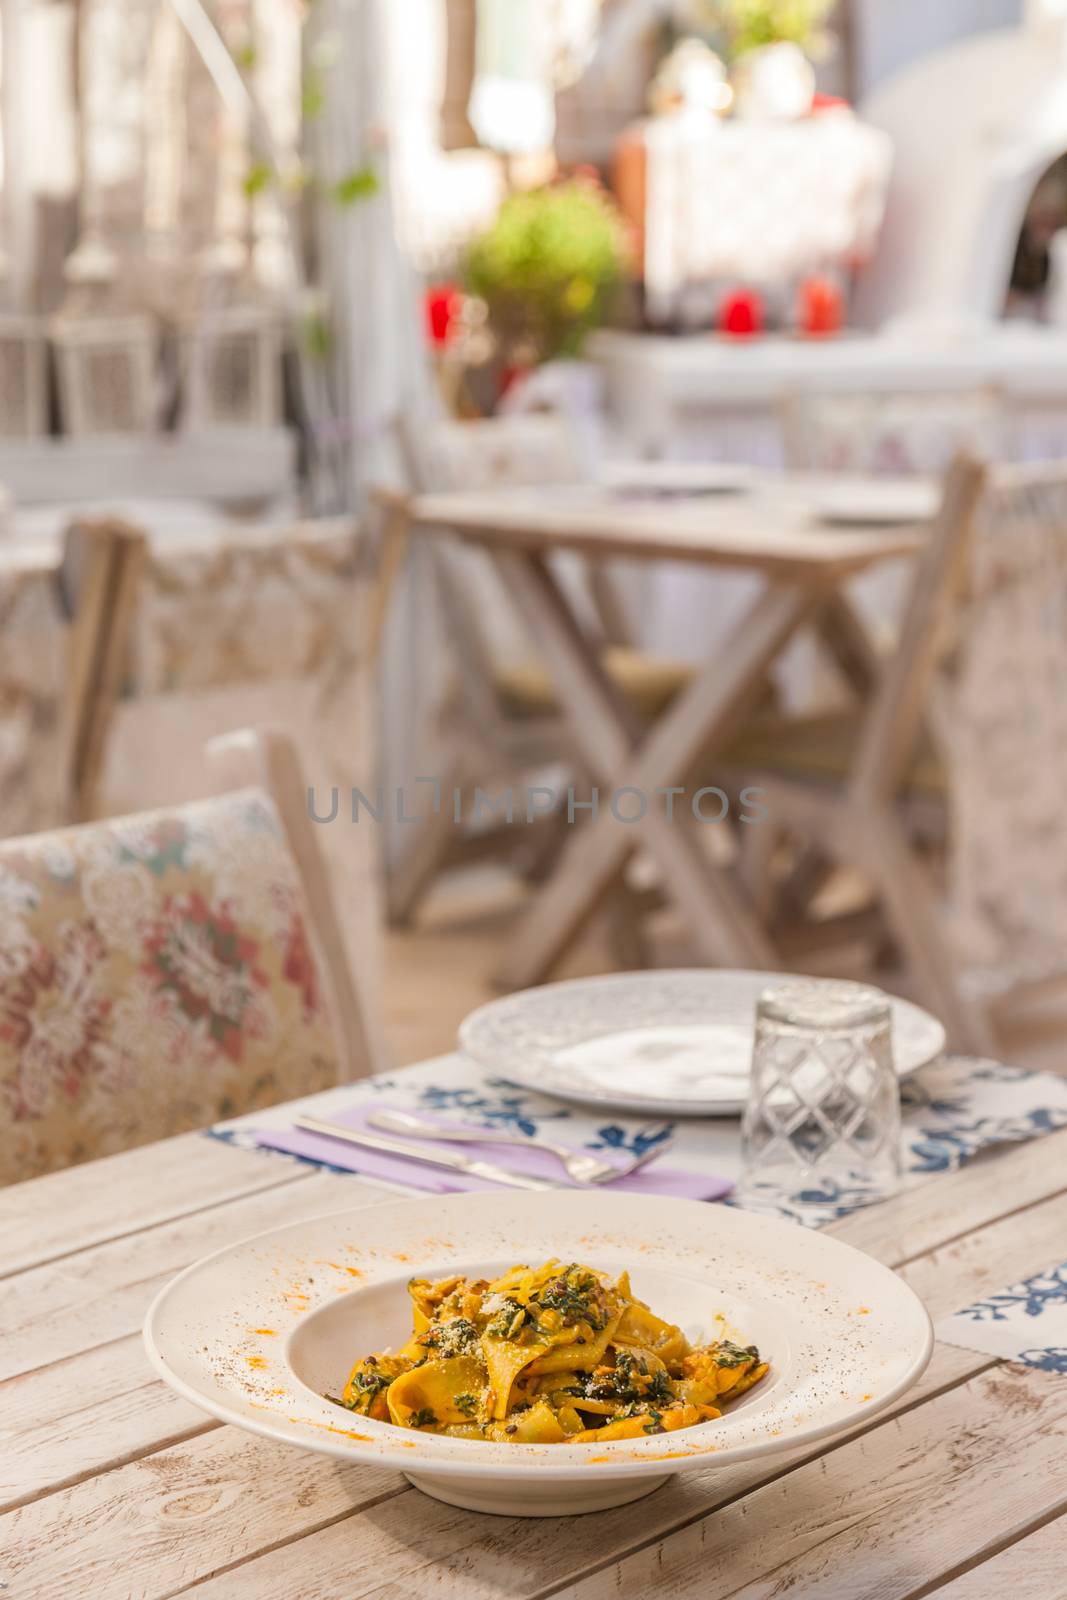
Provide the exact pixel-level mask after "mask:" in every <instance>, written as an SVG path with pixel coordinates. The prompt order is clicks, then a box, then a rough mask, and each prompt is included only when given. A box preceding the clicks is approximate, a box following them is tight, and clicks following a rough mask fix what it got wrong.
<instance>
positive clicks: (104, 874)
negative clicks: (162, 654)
mask: <svg viewBox="0 0 1067 1600" xmlns="http://www.w3.org/2000/svg"><path fill="white" fill-rule="evenodd" d="M277 757H278V745H277V736H274V762H273V765H274V766H275V767H276V765H277ZM260 770H264V771H267V772H269V771H270V770H271V764H269V763H268V764H267V765H265V766H263V767H261V768H260ZM305 800H306V792H305ZM294 821H295V825H296V830H297V832H296V833H294V831H293V828H294ZM298 836H299V837H298ZM294 845H297V846H298V847H297V848H294ZM316 860H317V843H316V841H315V839H314V838H313V837H312V836H311V825H310V821H309V819H308V817H307V815H306V811H305V812H304V814H303V816H302V817H300V816H298V815H297V814H296V813H295V812H294V810H293V808H292V807H291V806H288V807H287V810H286V815H285V820H284V821H283V815H282V812H281V810H280V809H279V806H278V805H277V804H276V803H275V800H274V797H273V796H272V794H271V793H270V791H269V790H268V789H267V788H265V787H262V786H256V787H251V788H244V789H239V790H233V791H230V792H229V793H227V794H224V795H221V796H219V797H218V798H215V799H211V800H205V801H200V802H197V803H195V804H192V805H188V806H181V807H175V808H172V809H169V810H165V811H156V812H146V813H142V814H140V815H136V816H129V817H121V818H117V819H114V820H112V821H108V822H101V823H93V824H90V825H87V826H82V827H77V828H70V829H65V830H62V831H59V832H52V833H43V834H37V835H34V836H31V837H28V838H22V839H15V840H9V841H6V842H4V843H3V844H0V1101H2V1103H3V1108H4V1120H5V1136H4V1139H3V1140H2V1141H0V1182H10V1181H14V1180H20V1179H23V1178H28V1177H32V1176H34V1175H36V1174H38V1173H42V1172H46V1171H49V1170H51V1169H53V1168H56V1167H60V1166H65V1165H70V1164H72V1163H74V1162H77V1161H81V1160H85V1159H87V1158H89V1157H94V1156H100V1155H107V1154H110V1153H113V1152H116V1151H119V1150H123V1149H128V1148H130V1147H132V1146H134V1145H138V1144H143V1143H146V1142H148V1141H150V1140H153V1139H158V1138H162V1137H164V1136H167V1135H171V1134H175V1133H179V1132H183V1131H185V1130H187V1129H191V1128H196V1127H201V1126H204V1125H205V1124H209V1123H211V1122H212V1121H214V1120H216V1119H218V1118H222V1117H228V1116H233V1115H236V1114H239V1113H240V1112H243V1111H248V1110H252V1109H254V1108H255V1107H257V1106H265V1105H269V1104H272V1103H274V1102H277V1101H280V1100H285V1099H288V1098H291V1097H293V1096H296V1095H300V1094H308V1093H310V1092H312V1091H314V1090H317V1089H323V1088H326V1087H328V1086H329V1085H331V1084H334V1083H337V1082H339V1081H343V1080H344V1079H346V1078H348V1077H353V1076H360V1075H361V1074H362V1073H365V1072H366V1071H367V1070H369V1069H370V1066H371V1064H372V1063H371V1059H370V1055H369V1049H368V1047H367V1034H366V1032H365V1031H361V1022H362V1020H363V1019H362V1018H361V1015H360V1012H359V1007H358V1003H357V1001H356V999H355V997H354V994H353V991H352V989H351V987H350V986H349V987H347V988H346V986H345V974H344V972H343V969H342V964H341V963H342V952H341V951H340V950H339V948H338V941H337V919H336V913H335V912H334V913H333V914H332V921H331V918H330V917H329V916H327V917H326V918H325V919H324V918H323V916H322V908H323V905H324V896H325V897H326V899H327V900H328V897H329V886H328V883H327V882H326V879H325V875H324V872H323V870H322V867H321V862H319V863H318V865H317V867H316Z"/></svg>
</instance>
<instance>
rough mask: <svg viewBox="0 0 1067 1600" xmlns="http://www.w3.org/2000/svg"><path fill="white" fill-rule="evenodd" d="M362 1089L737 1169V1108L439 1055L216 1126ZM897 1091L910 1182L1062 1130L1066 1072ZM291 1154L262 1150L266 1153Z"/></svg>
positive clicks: (842, 1203) (815, 1208)
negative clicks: (701, 1105) (671, 1107)
mask: <svg viewBox="0 0 1067 1600" xmlns="http://www.w3.org/2000/svg"><path fill="white" fill-rule="evenodd" d="M364 1097H367V1098H375V1099H379V1100H380V1099H388V1100H391V1101H393V1102H394V1103H395V1104H396V1105H398V1106H409V1107H411V1108H412V1109H421V1110H433V1111H443V1112H452V1113H454V1114H455V1116H456V1117H457V1119H460V1118H465V1119H467V1120H469V1121H471V1122H483V1123H486V1124H488V1125H490V1126H493V1125H495V1126H499V1127H501V1128H503V1129H506V1130H514V1131H518V1132H520V1133H525V1134H531V1135H536V1134H539V1133H540V1134H545V1135H547V1137H549V1138H551V1137H552V1134H553V1131H554V1130H558V1132H559V1134H560V1136H561V1137H562V1138H564V1139H565V1141H566V1142H567V1143H568V1144H573V1145H584V1146H586V1147H587V1148H589V1149H590V1150H605V1149H610V1150H623V1151H632V1152H634V1153H635V1154H640V1153H642V1152H643V1151H645V1150H647V1149H649V1148H650V1147H651V1146H653V1145H655V1144H657V1143H660V1142H662V1141H664V1140H666V1139H668V1138H673V1145H672V1148H671V1150H670V1153H669V1154H667V1155H665V1156H664V1158H663V1164H664V1167H677V1168H679V1169H680V1170H688V1171H694V1170H696V1171H705V1172H708V1173H711V1174H714V1175H715V1176H717V1177H721V1178H727V1179H731V1180H733V1179H736V1178H738V1177H739V1176H740V1173H741V1149H740V1122H739V1121H738V1119H737V1118H736V1117H714V1118H711V1117H709V1118H682V1119H679V1120H677V1121H671V1120H664V1119H658V1118H647V1117H633V1116H624V1115H622V1114H619V1115H616V1114H614V1113H605V1112H598V1111H595V1110H590V1109H589V1108H587V1107H582V1106H568V1105H564V1104H563V1102H562V1101H559V1100H551V1099H549V1098H547V1097H546V1096H544V1095H539V1094H536V1093H535V1092H534V1091H532V1090H530V1089H525V1088H523V1087H521V1086H520V1085H519V1084H516V1083H511V1082H509V1081H508V1079H506V1078H500V1077H494V1076H493V1075H492V1074H491V1073H489V1074H487V1073H485V1072H484V1070H483V1069H482V1068H480V1067H478V1066H476V1065H475V1063H474V1062H472V1061H469V1060H467V1058H466V1057H464V1056H460V1055H449V1056H441V1057H439V1058H438V1059H437V1060H435V1061H425V1062H420V1063H419V1065H418V1066H414V1067H407V1068H405V1069H403V1070H402V1071H399V1072H395V1073H390V1074H388V1075H386V1076H383V1077H378V1078H372V1079H368V1080H367V1081H366V1082H364V1083H356V1084H346V1085H343V1086H341V1087H339V1088H336V1089H328V1090H326V1091H325V1093H323V1094H318V1095H312V1096H308V1098H307V1099H306V1100H300V1101H296V1102H290V1103H289V1104H287V1105H284V1106H277V1107H274V1108H273V1109H271V1110H269V1111H257V1112H254V1113H252V1114H251V1115H250V1116H246V1117H239V1118H237V1119H235V1120H234V1121H232V1122H225V1123H220V1124H219V1125H218V1126H217V1127H216V1128H214V1129H212V1130H211V1132H212V1134H213V1135H214V1136H215V1137H217V1138H220V1139H225V1140H228V1141H230V1142H232V1143H234V1144H239V1145H242V1146H247V1147H249V1148H253V1149H259V1148H260V1147H259V1146H258V1145H256V1143H255V1135H256V1132H257V1131H258V1130H260V1129H266V1128H276V1129H277V1128H286V1127H290V1126H291V1124H292V1119H293V1112H294V1109H295V1108H296V1107H297V1106H299V1108H300V1109H301V1110H314V1111H315V1112H316V1113H317V1114H318V1115H319V1116H325V1117H329V1116H330V1115H331V1114H332V1113H334V1112H336V1111H337V1110H338V1109H340V1108H341V1107H344V1106H350V1105H352V1104H353V1102H355V1101H358V1100H359V1099H362V1098H364ZM901 1100H902V1113H903V1151H902V1154H903V1166H904V1173H905V1178H904V1181H905V1183H906V1184H909V1185H911V1184H916V1183H920V1182H922V1181H923V1180H924V1179H926V1178H929V1177H931V1176H932V1175H933V1174H935V1173H939V1172H949V1171H952V1170H953V1169H954V1168H955V1167H958V1166H960V1165H961V1164H962V1163H963V1162H964V1161H966V1160H969V1159H970V1158H971V1157H972V1156H975V1155H977V1154H978V1153H979V1152H980V1151H982V1150H986V1149H989V1148H990V1147H992V1146H993V1145H997V1144H1003V1143H1006V1142H1019V1141H1021V1140H1025V1139H1035V1138H1038V1137H1039V1136H1040V1135H1042V1134H1045V1133H1051V1132H1052V1131H1053V1130H1055V1129H1057V1128H1064V1127H1067V1079H1063V1078H1058V1077H1056V1076H1055V1075H1054V1074H1053V1073H1049V1072H1027V1071H1024V1070H1023V1069H1022V1068H1020V1067H1007V1066H1002V1065H1000V1064H999V1063H997V1062H994V1061H981V1060H974V1059H969V1058H965V1057H962V1056H955V1057H950V1058H948V1059H946V1060H944V1061H941V1062H938V1063H936V1064H935V1065H934V1066H931V1067H926V1068H924V1069H923V1071H922V1072H918V1073H916V1074H915V1075H914V1076H913V1077H910V1078H907V1079H905V1080H904V1082H903V1083H902V1084H901ZM295 1159H297V1158H296V1157H292V1156H288V1155H284V1156H283V1155H278V1154H270V1153H266V1152H265V1153H264V1160H284V1161H290V1160H295ZM336 1170H340V1169H336ZM804 1201H805V1205H804V1210H803V1213H802V1214H801V1213H800V1212H790V1211H788V1210H787V1209H785V1208H783V1210H782V1214H783V1215H793V1216H795V1217H797V1219H798V1220H801V1221H804V1222H807V1223H809V1224H811V1223H819V1224H821V1223H825V1222H830V1221H833V1220H834V1219H836V1218H838V1217H842V1216H846V1215H847V1214H848V1213H849V1212H850V1211H852V1210H854V1209H855V1207H856V1204H857V1200H856V1197H855V1196H853V1195H851V1194H850V1193H849V1191H848V1190H847V1188H838V1189H833V1190H827V1191H824V1192H821V1193H819V1194H818V1195H806V1196H804ZM1065 1342H1067V1341H1065Z"/></svg>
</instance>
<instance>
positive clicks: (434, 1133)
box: [367, 1111, 672, 1184]
mask: <svg viewBox="0 0 1067 1600" xmlns="http://www.w3.org/2000/svg"><path fill="white" fill-rule="evenodd" d="M367 1126H368V1127H371V1128H380V1129H381V1130H382V1132H383V1133H408V1134H414V1135H415V1136H416V1137H417V1138H420V1139H450V1140H453V1141H454V1142H455V1143H459V1144H512V1145H520V1146H522V1145H524V1146H526V1148H528V1149H531V1150H548V1151H549V1152H550V1153H551V1154H552V1155H554V1156H555V1157H556V1159H557V1160H558V1161H560V1162H561V1163H562V1165H563V1167H564V1170H565V1171H566V1173H567V1176H568V1177H569V1178H570V1179H571V1180H572V1181H573V1182H574V1183H581V1184H597V1183H610V1182H611V1180H612V1179H613V1178H628V1177H629V1175H630V1173H631V1172H638V1171H639V1170H640V1169H641V1168H642V1167H645V1166H647V1165H648V1163H649V1162H650V1161H655V1160H656V1159H657V1157H659V1156H661V1155H663V1153H664V1152H665V1151H666V1150H669V1149H670V1147H671V1143H672V1141H671V1140H670V1139H663V1140H661V1141H660V1142H659V1143H658V1144H656V1145H653V1146H652V1148H651V1149H650V1150H646V1151H644V1153H643V1154H642V1155H639V1156H634V1158H633V1160H632V1161H629V1162H627V1164H626V1165H625V1166H622V1167H616V1166H612V1165H611V1163H610V1162H608V1161H598V1160H597V1158H596V1156H592V1155H583V1154H582V1152H581V1151H579V1150H569V1149H568V1148H567V1146H566V1145H564V1144H553V1143H552V1142H551V1140H549V1139H531V1138H530V1137H529V1136H528V1135H527V1134H525V1133H502V1132H501V1131H500V1130H499V1129H497V1128H454V1127H443V1126H442V1125H441V1124H440V1123H437V1122H426V1121H424V1120H423V1118H422V1117H416V1116H414V1115H413V1114H412V1112H410V1111H374V1112H372V1113H371V1115H370V1116H369V1117H368V1118H367Z"/></svg>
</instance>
